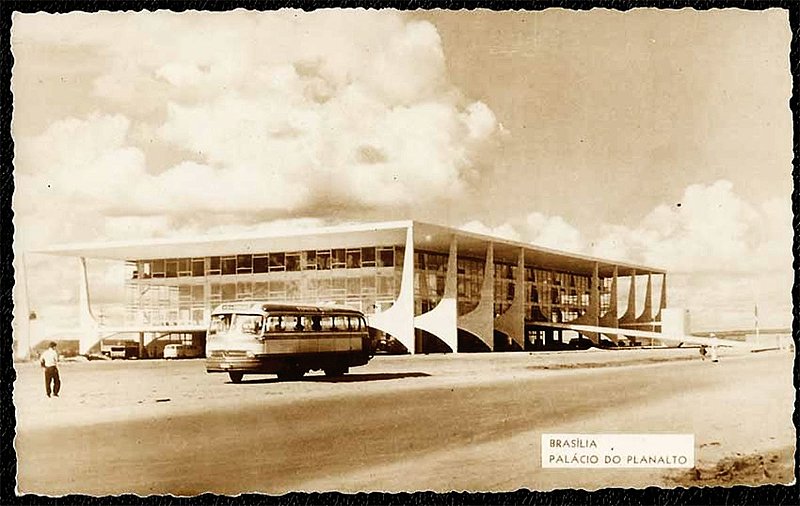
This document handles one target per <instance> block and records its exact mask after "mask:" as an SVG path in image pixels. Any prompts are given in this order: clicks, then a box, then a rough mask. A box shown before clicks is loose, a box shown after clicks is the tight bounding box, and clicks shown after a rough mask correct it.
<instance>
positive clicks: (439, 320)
mask: <svg viewBox="0 0 800 506" xmlns="http://www.w3.org/2000/svg"><path fill="white" fill-rule="evenodd" d="M445 276H446V277H445V284H444V294H442V299H441V300H440V301H439V303H438V304H437V305H436V307H435V308H433V309H431V310H430V311H428V312H427V313H424V314H421V315H419V316H417V317H416V318H414V325H415V326H416V327H417V328H419V329H422V330H424V331H426V332H430V333H431V334H433V335H435V336H436V337H438V338H439V339H441V340H442V342H443V343H445V344H446V345H447V346H449V347H450V350H451V351H457V349H458V328H457V320H458V277H457V276H458V245H457V242H456V237H455V236H453V238H452V240H451V241H450V253H449V255H448V257H447V273H446V274H445ZM425 285H427V282H426V283H425Z"/></svg>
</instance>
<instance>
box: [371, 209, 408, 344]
mask: <svg viewBox="0 0 800 506" xmlns="http://www.w3.org/2000/svg"><path fill="white" fill-rule="evenodd" d="M369 325H370V326H371V327H374V328H376V329H378V330H382V331H384V332H387V333H389V334H391V335H392V336H393V337H394V338H395V339H397V340H398V341H400V342H401V343H402V344H403V346H405V347H406V349H407V350H408V351H409V352H410V353H416V347H415V340H414V227H413V226H411V225H409V227H408V229H407V230H406V250H405V254H404V255H403V274H402V277H401V281H400V293H399V294H398V295H397V300H395V301H394V304H392V307H390V308H389V309H387V310H386V311H381V312H380V313H376V314H374V315H372V316H370V317H369Z"/></svg>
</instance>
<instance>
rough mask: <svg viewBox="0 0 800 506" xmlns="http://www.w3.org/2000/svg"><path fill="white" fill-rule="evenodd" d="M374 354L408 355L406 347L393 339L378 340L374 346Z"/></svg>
mask: <svg viewBox="0 0 800 506" xmlns="http://www.w3.org/2000/svg"><path fill="white" fill-rule="evenodd" d="M375 353H376V354H385V355H402V354H405V353H408V350H406V347H405V346H403V344H402V343H401V342H400V341H398V340H397V339H395V338H393V337H389V338H384V339H379V340H378V341H377V343H376V345H375Z"/></svg>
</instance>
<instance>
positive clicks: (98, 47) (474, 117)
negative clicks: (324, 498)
mask: <svg viewBox="0 0 800 506" xmlns="http://www.w3.org/2000/svg"><path fill="white" fill-rule="evenodd" d="M790 39H791V33H790V29H789V24H788V14H787V12H786V11H783V10H780V9H770V10H765V11H752V12H751V11H742V10H736V9H718V10H713V11H694V10H691V9H683V10H669V11H666V10H657V9H635V10H631V11H627V12H617V11H611V10H601V9H593V10H591V11H580V12H573V11H568V10H562V9H547V10H545V11H540V12H492V11H480V10H477V11H415V12H398V11H389V10H383V11H375V10H372V11H365V10H353V11H340V10H327V11H315V12H311V13H307V12H303V11H291V10H282V11H277V12H264V13H262V12H253V11H244V10H237V11H233V12H225V13H205V12H186V13H172V12H166V11H157V12H155V13H134V12H126V13H113V12H103V13H93V14H87V13H70V14H66V15H53V14H42V13H39V14H20V13H16V14H15V15H14V18H13V24H12V40H11V43H12V51H13V54H14V59H15V61H14V67H13V74H12V83H11V84H12V91H13V94H14V112H13V125H12V133H13V137H14V141H15V160H14V168H15V173H14V181H15V186H16V188H15V193H14V198H13V208H14V212H15V215H14V225H15V235H14V251H15V256H16V259H15V267H17V278H16V281H17V287H16V289H15V297H16V302H17V303H18V304H19V306H20V307H23V305H24V304H26V303H28V304H29V306H30V308H31V309H32V310H34V311H36V312H37V316H38V321H40V322H42V323H44V324H45V325H49V326H52V327H56V328H57V327H59V326H61V325H70V324H74V323H75V322H76V321H77V298H78V288H77V287H78V268H77V261H74V262H68V261H65V260H64V259H62V258H52V257H48V256H45V255H41V254H34V253H26V254H25V255H23V254H22V253H23V252H26V251H27V252H30V251H34V250H36V249H39V248H43V247H47V246H48V245H53V244H63V243H71V242H84V241H105V240H114V239H122V238H150V237H181V236H191V235H195V234H208V233H211V234H213V233H235V232H239V231H241V232H249V231H257V230H264V231H267V230H276V229H296V228H298V227H309V226H320V225H334V224H338V223H343V222H364V221H379V220H398V219H416V220H420V221H426V222H432V223H437V224H442V225H448V226H453V227H459V228H464V229H467V230H471V231H476V232H483V233H488V234H492V235H497V236H502V237H507V238H512V239H515V240H518V241H523V242H530V243H533V244H538V245H541V246H546V247H550V248H556V249H561V250H565V251H571V252H578V253H584V254H590V255H595V256H600V257H607V258H610V259H614V260H622V261H629V262H635V263H641V264H646V265H652V266H654V267H659V268H664V269H667V270H668V271H669V277H668V286H669V303H670V305H671V306H674V307H682V308H688V309H689V310H690V311H691V313H692V325H693V329H694V330H707V329H725V328H747V327H751V326H752V325H753V312H754V306H755V305H756V304H758V306H759V318H760V324H761V325H762V327H766V326H788V325H789V324H790V322H791V294H790V292H791V285H792V278H793V270H792V255H791V241H792V227H791V222H792V214H791V202H790V196H791V191H792V180H791V170H792V117H791V111H790V109H789V98H790V96H791V74H790V69H789V44H790ZM23 258H24V262H23ZM73 263H74V265H73ZM24 273H27V276H25V275H24ZM90 276H91V279H90V282H91V285H92V290H93V293H94V298H93V303H94V305H95V308H96V309H97V308H99V311H100V312H104V314H108V315H109V316H110V317H112V318H113V317H116V316H118V315H119V314H120V312H121V308H122V303H123V302H124V293H123V290H122V280H123V276H124V274H123V272H122V269H121V266H120V265H119V264H112V263H107V262H100V261H94V262H90ZM23 277H24V278H25V279H23ZM25 283H27V286H28V292H27V295H26V294H25V293H24V285H25ZM624 305H625V304H624V300H623V301H622V303H621V306H622V307H621V308H620V311H624V309H625V308H624Z"/></svg>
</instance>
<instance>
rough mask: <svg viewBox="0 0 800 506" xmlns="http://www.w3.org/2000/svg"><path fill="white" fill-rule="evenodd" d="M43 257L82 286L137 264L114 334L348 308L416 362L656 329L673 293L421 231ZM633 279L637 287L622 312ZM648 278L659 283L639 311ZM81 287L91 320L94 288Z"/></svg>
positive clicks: (248, 239) (98, 248)
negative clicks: (56, 261)
mask: <svg viewBox="0 0 800 506" xmlns="http://www.w3.org/2000/svg"><path fill="white" fill-rule="evenodd" d="M43 253H49V254H55V255H68V256H75V257H79V258H81V262H80V265H81V266H82V267H83V269H84V277H83V279H84V282H85V281H86V279H87V277H86V272H85V269H86V261H85V259H87V258H102V259H115V260H119V261H124V262H126V265H127V276H126V277H127V279H125V280H124V283H125V287H126V297H127V301H126V321H125V325H123V328H119V327H118V328H117V329H116V330H117V331H135V332H139V333H140V336H141V339H142V340H145V341H147V342H150V341H153V340H155V339H156V338H159V337H161V336H164V335H167V334H180V333H184V334H190V335H192V336H193V339H194V340H199V339H202V338H203V337H202V336H203V332H202V329H203V328H204V327H205V324H206V321H207V320H208V318H209V314H210V311H211V310H212V309H213V308H214V307H215V306H217V305H218V304H220V303H222V302H226V301H232V300H242V299H245V300H247V299H253V300H255V299H259V300H261V299H263V300H270V301H292V302H310V303H333V304H341V305H346V306H350V307H353V308H356V309H359V310H361V311H363V312H364V313H365V314H366V315H367V316H368V320H369V324H370V327H372V328H373V329H375V330H376V331H381V332H384V333H386V334H388V335H389V336H391V337H393V338H395V339H396V340H398V341H399V342H400V343H402V345H403V346H404V347H405V348H406V349H407V350H408V351H409V352H411V353H425V352H441V351H444V352H464V351H492V350H494V351H504V350H524V349H532V348H534V347H535V346H536V345H537V344H539V345H541V344H544V343H550V342H552V341H553V340H558V339H560V338H561V331H564V330H571V329H573V328H574V326H576V325H588V326H592V327H602V329H603V330H604V331H603V332H599V333H598V332H581V334H583V335H584V336H585V337H587V338H589V339H592V340H594V341H597V340H598V338H599V336H600V335H601V334H607V335H608V336H609V337H610V338H611V339H615V340H616V339H622V338H623V337H624V334H623V331H622V330H620V331H619V332H617V330H616V329H641V330H657V329H658V328H659V326H660V323H659V322H660V320H661V309H658V310H657V311H654V304H653V296H652V291H653V289H652V286H653V279H654V278H657V279H656V281H658V282H660V284H661V290H660V292H661V297H660V299H659V301H658V304H657V306H656V307H657V308H664V307H666V272H665V271H663V270H660V269H655V268H652V267H646V266H641V265H631V264H627V263H620V262H614V261H611V260H604V259H599V258H591V257H587V256H581V255H574V254H568V253H564V252H559V251H554V250H550V249H545V248H540V247H537V246H533V245H531V244H524V243H519V242H514V241H509V240H505V239H499V238H496V237H489V236H485V235H480V234H474V233H470V232H465V231H463V230H458V229H453V228H446V227H442V226H437V225H431V224H427V223H420V222H415V221H414V222H412V221H402V222H384V223H371V224H364V225H356V226H340V227H330V228H322V229H316V230H301V231H298V232H296V233H291V234H282V235H269V236H265V235H260V236H240V237H210V238H203V239H196V240H163V239H160V240H150V241H136V242H124V243H123V242H116V243H104V244H77V245H69V246H63V247H56V248H52V249H49V250H47V251H43ZM621 277H625V278H628V280H627V282H628V283H629V286H630V288H629V290H628V292H629V293H628V305H627V311H626V312H625V313H624V314H622V315H619V314H618V304H617V292H618V290H617V284H618V279H619V278H621ZM637 278H639V279H640V280H641V279H643V278H646V280H647V281H646V289H645V291H646V293H645V296H644V302H643V304H641V303H640V306H641V307H638V308H637V299H640V298H641V297H637V296H636V285H637V282H636V280H637ZM120 282H123V280H120ZM82 290H83V293H84V298H83V299H84V300H85V303H86V304H85V308H84V309H85V313H87V314H86V318H87V319H88V318H91V307H90V305H89V304H88V302H89V300H90V292H91V290H90V287H89V286H88V283H85V285H84V286H83V287H82ZM105 330H106V331H107V332H108V331H111V330H114V329H113V328H108V329H105ZM92 339H94V338H92ZM86 346H90V344H89V343H88V341H87V342H86V343H84V344H82V348H86Z"/></svg>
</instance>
